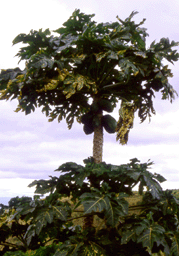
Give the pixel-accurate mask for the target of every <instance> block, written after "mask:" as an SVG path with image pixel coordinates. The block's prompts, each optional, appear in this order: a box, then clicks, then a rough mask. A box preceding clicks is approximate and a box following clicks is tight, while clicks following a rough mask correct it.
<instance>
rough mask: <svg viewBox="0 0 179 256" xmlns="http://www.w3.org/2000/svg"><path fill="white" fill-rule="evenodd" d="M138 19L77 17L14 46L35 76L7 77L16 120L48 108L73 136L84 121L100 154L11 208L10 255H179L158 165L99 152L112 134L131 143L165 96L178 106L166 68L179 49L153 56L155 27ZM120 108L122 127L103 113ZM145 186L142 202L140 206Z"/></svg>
mask: <svg viewBox="0 0 179 256" xmlns="http://www.w3.org/2000/svg"><path fill="white" fill-rule="evenodd" d="M135 14H136V12H132V13H131V15H130V16H129V17H128V18H127V19H125V20H124V21H123V20H121V19H120V18H119V17H117V21H116V22H113V23H99V24H97V23H96V22H95V21H93V20H92V18H93V17H94V15H85V14H84V13H81V12H80V11H79V10H75V12H74V13H73V14H72V16H71V17H70V18H69V19H68V20H67V21H66V22H65V23H64V24H63V27H61V28H59V29H57V30H56V31H54V33H53V34H51V32H50V31H49V30H48V29H46V30H45V31H42V29H40V30H39V31H33V30H31V31H30V33H29V34H28V35H25V34H20V35H18V36H17V37H16V38H15V39H14V41H13V44H17V43H23V44H25V46H24V47H22V48H21V49H20V51H19V52H18V54H17V56H18V57H19V58H20V61H21V60H23V61H25V68H24V70H21V69H19V68H15V69H7V70H1V73H0V90H1V91H0V99H1V100H9V99H17V100H18V102H19V105H18V106H17V109H16V112H18V111H20V110H21V111H24V112H25V114H29V113H31V112H32V111H35V108H37V107H42V112H44V113H45V114H46V116H48V117H49V120H50V121H53V120H54V119H56V118H57V119H58V121H59V122H60V121H61V120H62V119H63V118H64V119H66V122H67V124H68V128H71V127H72V125H73V122H74V120H75V118H76V119H77V121H78V122H80V123H82V124H83V125H84V127H83V129H84V132H85V133H86V134H91V133H93V132H94V140H93V145H94V147H93V149H95V150H93V157H91V158H88V159H85V160H84V165H79V164H77V163H74V162H68V163H65V164H63V165H61V166H60V167H59V168H58V169H57V170H56V171H58V172H60V176H59V177H56V176H54V177H52V176H50V179H49V180H43V179H42V180H38V181H37V180H35V181H33V182H32V183H31V184H30V185H29V187H32V186H35V187H36V190H35V193H36V194H37V195H35V196H34V198H33V199H32V198H28V197H22V198H19V197H16V198H13V199H11V200H10V201H9V206H8V207H5V206H4V205H1V212H0V245H1V247H2V250H1V255H6V256H7V255H19V256H27V255H29V256H30V255H35V256H41V255H43V256H45V255H50V256H77V255H78V256H80V255H81V256H84V255H86V256H87V255H91V256H102V255H103V256H108V255H113V254H114V255H120V256H128V255H130V256H131V255H132V256H139V255H143V256H145V255H146V256H149V255H159V254H160V253H164V254H165V256H178V255H179V250H178V248H179V232H178V230H179V201H178V200H177V199H176V198H175V196H174V195H173V194H172V193H171V191H163V190H162V188H161V186H160V183H161V182H164V181H165V179H164V177H163V176H161V175H159V174H156V173H154V174H153V173H151V172H150V171H149V170H148V169H149V168H150V166H151V165H152V162H150V161H148V162H147V163H140V161H139V160H138V159H136V158H134V159H131V160H130V163H128V164H123V165H112V164H106V163H105V162H102V161H101V158H102V153H101V152H99V154H98V153H97V152H98V151H102V141H103V140H102V137H103V128H104V129H105V130H106V131H107V132H108V133H115V132H117V140H119V141H120V143H121V144H126V143H127V141H128V134H129V131H130V129H131V128H132V127H133V121H134V116H135V113H136V111H138V115H139V118H140V120H141V122H143V121H144V120H145V119H146V118H147V117H149V118H150V117H151V114H152V113H153V114H154V113H155V110H154V107H153V101H152V99H153V98H152V97H154V96H155V93H156V92H159V91H160V92H161V94H162V99H170V101H172V100H173V99H174V96H175V94H176V92H175V91H174V89H173V87H172V86H171V85H170V84H169V82H168V79H169V78H170V77H172V73H171V70H170V69H169V68H168V65H166V62H167V61H168V62H170V63H174V62H175V61H177V60H178V58H179V54H178V53H177V51H176V50H173V47H175V46H177V45H178V43H176V42H174V41H171V42H170V41H169V39H168V38H162V39H161V40H160V42H158V43H156V42H152V43H151V45H150V46H149V48H148V49H147V48H146V37H147V36H148V34H147V33H146V29H145V28H142V27H141V25H143V23H144V21H145V20H143V21H141V22H140V23H139V24H136V23H135V22H134V21H132V18H133V16H134V15H135ZM164 63H165V65H164ZM118 102H120V103H121V106H120V109H119V120H118V122H116V120H115V119H114V118H113V117H112V116H110V115H109V114H104V115H103V111H105V112H108V113H112V112H113V110H114V108H115V107H117V106H118V104H117V103H118ZM97 145H98V146H99V147H98V146H97ZM97 154H98V156H96V155H97ZM136 185H138V188H139V189H138V192H139V194H140V195H141V196H142V201H141V202H140V204H138V205H130V204H129V203H128V198H130V197H131V196H132V194H133V192H132V189H133V188H134V187H135V186H136ZM144 190H145V191H146V190H147V192H145V193H144ZM40 195H43V196H44V198H41V197H40ZM129 248H130V251H129Z"/></svg>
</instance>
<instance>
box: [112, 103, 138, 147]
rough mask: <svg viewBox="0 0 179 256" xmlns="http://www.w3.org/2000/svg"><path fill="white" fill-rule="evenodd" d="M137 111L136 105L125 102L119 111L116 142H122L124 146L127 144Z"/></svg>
mask: <svg viewBox="0 0 179 256" xmlns="http://www.w3.org/2000/svg"><path fill="white" fill-rule="evenodd" d="M135 111H136V107H135V106H134V104H132V103H129V102H124V101H123V102H122V103H121V108H120V110H119V115H120V117H119V121H118V123H117V127H116V132H117V137H116V140H120V143H121V144H122V145H125V144H127V141H128V135H129V131H130V129H131V128H132V127H133V122H134V112H135Z"/></svg>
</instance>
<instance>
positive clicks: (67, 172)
mask: <svg viewBox="0 0 179 256" xmlns="http://www.w3.org/2000/svg"><path fill="white" fill-rule="evenodd" d="M84 164H85V165H84V166H83V165H78V164H76V163H74V162H67V163H65V164H62V165H61V166H60V167H59V168H58V169H56V170H55V171H56V172H60V175H59V177H57V176H53V177H52V176H50V179H49V180H35V181H33V182H32V183H31V184H29V187H32V186H35V187H36V190H35V193H36V194H39V195H43V196H45V198H43V199H40V197H39V196H37V195H36V196H34V199H32V200H31V201H30V200H24V201H25V202H24V201H23V202H24V203H22V204H20V205H19V206H17V207H15V208H14V207H13V208H12V209H11V208H9V211H8V212H7V211H5V212H4V214H2V215H1V228H0V234H1V244H5V242H6V241H7V238H8V237H10V236H12V234H13V233H12V232H15V226H13V223H16V233H15V235H16V236H17V237H18V238H20V237H23V240H24V241H25V243H24V244H23V245H21V250H22V249H23V251H24V252H25V251H27V252H28V251H29V250H30V249H31V250H33V251H34V252H36V254H34V255H45V252H44V254H40V253H41V252H42V251H43V250H44V251H45V250H48V253H49V254H47V255H53V256H58V255H66V256H67V255H71V256H73V255H74V256H75V255H112V254H114V253H115V255H125V256H126V255H141V254H142V255H152V253H159V252H160V250H161V251H162V252H164V253H165V255H166V256H172V255H173V256H175V255H178V246H179V234H178V228H179V211H178V210H179V201H178V200H177V199H176V198H175V197H174V195H173V194H172V191H163V190H162V188H161V186H160V183H161V182H164V181H165V179H164V178H163V176H161V175H159V174H156V173H154V174H153V173H152V172H150V171H149V170H148V169H149V168H150V167H151V165H152V162H150V161H148V162H147V163H140V161H139V160H138V159H136V158H134V159H131V160H130V163H129V164H123V165H111V164H106V163H105V162H102V163H100V164H97V163H95V162H94V159H93V158H88V159H85V160H84ZM136 185H139V186H138V187H139V193H140V194H141V195H143V200H142V202H140V204H138V205H135V206H131V205H129V204H128V200H127V198H128V197H130V196H131V195H132V194H133V192H132V189H133V188H134V186H136ZM144 189H145V190H146V189H147V192H145V193H143V192H144ZM27 199H28V198H27ZM12 201H13V200H11V201H10V202H12ZM136 209H138V212H137V213H135V211H134V210H136ZM91 216H93V218H94V219H95V220H96V221H94V225H93V226H89V227H86V228H84V226H83V223H84V219H85V218H90V217H91ZM79 220H81V221H79ZM22 223H23V226H24V230H23V229H22V227H21V226H22ZM7 229H8V231H9V230H10V231H11V233H8V234H7V233H6V230H7ZM37 243H38V244H39V243H40V245H41V246H44V245H47V244H48V243H51V246H52V247H48V246H45V247H40V245H39V246H38V244H37ZM59 243H60V244H59ZM39 247H40V248H39ZM9 248H10V245H9ZM9 248H6V250H7V251H9ZM38 248H39V249H38ZM54 248H55V249H54ZM128 248H131V250H130V254H128ZM14 250H15V251H16V250H19V248H18V247H17V248H14ZM131 251H132V252H133V254H131ZM4 252H5V251H4ZM8 253H10V252H8ZM38 253H39V254H38ZM50 253H51V254H50ZM5 255H12V254H5ZM14 255H15V254H14ZM17 255H18V254H17ZM19 255H21V254H19ZM22 255H26V254H22ZM27 255H28V254H27Z"/></svg>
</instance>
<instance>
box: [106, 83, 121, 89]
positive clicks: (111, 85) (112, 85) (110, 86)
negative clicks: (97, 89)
mask: <svg viewBox="0 0 179 256" xmlns="http://www.w3.org/2000/svg"><path fill="white" fill-rule="evenodd" d="M118 85H121V82H120V83H115V84H109V85H105V86H104V87H103V89H106V88H107V89H108V88H115V87H117V86H118Z"/></svg>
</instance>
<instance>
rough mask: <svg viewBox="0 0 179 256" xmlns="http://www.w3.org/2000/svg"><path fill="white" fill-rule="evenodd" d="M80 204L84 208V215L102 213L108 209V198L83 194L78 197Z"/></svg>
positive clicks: (94, 194)
mask: <svg viewBox="0 0 179 256" xmlns="http://www.w3.org/2000/svg"><path fill="white" fill-rule="evenodd" d="M80 199H81V200H82V204H83V206H84V211H85V212H84V213H85V214H88V213H92V212H102V211H103V210H105V209H108V206H109V198H108V197H105V196H104V195H100V194H98V193H93V192H92V193H84V194H82V195H81V196H80Z"/></svg>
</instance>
